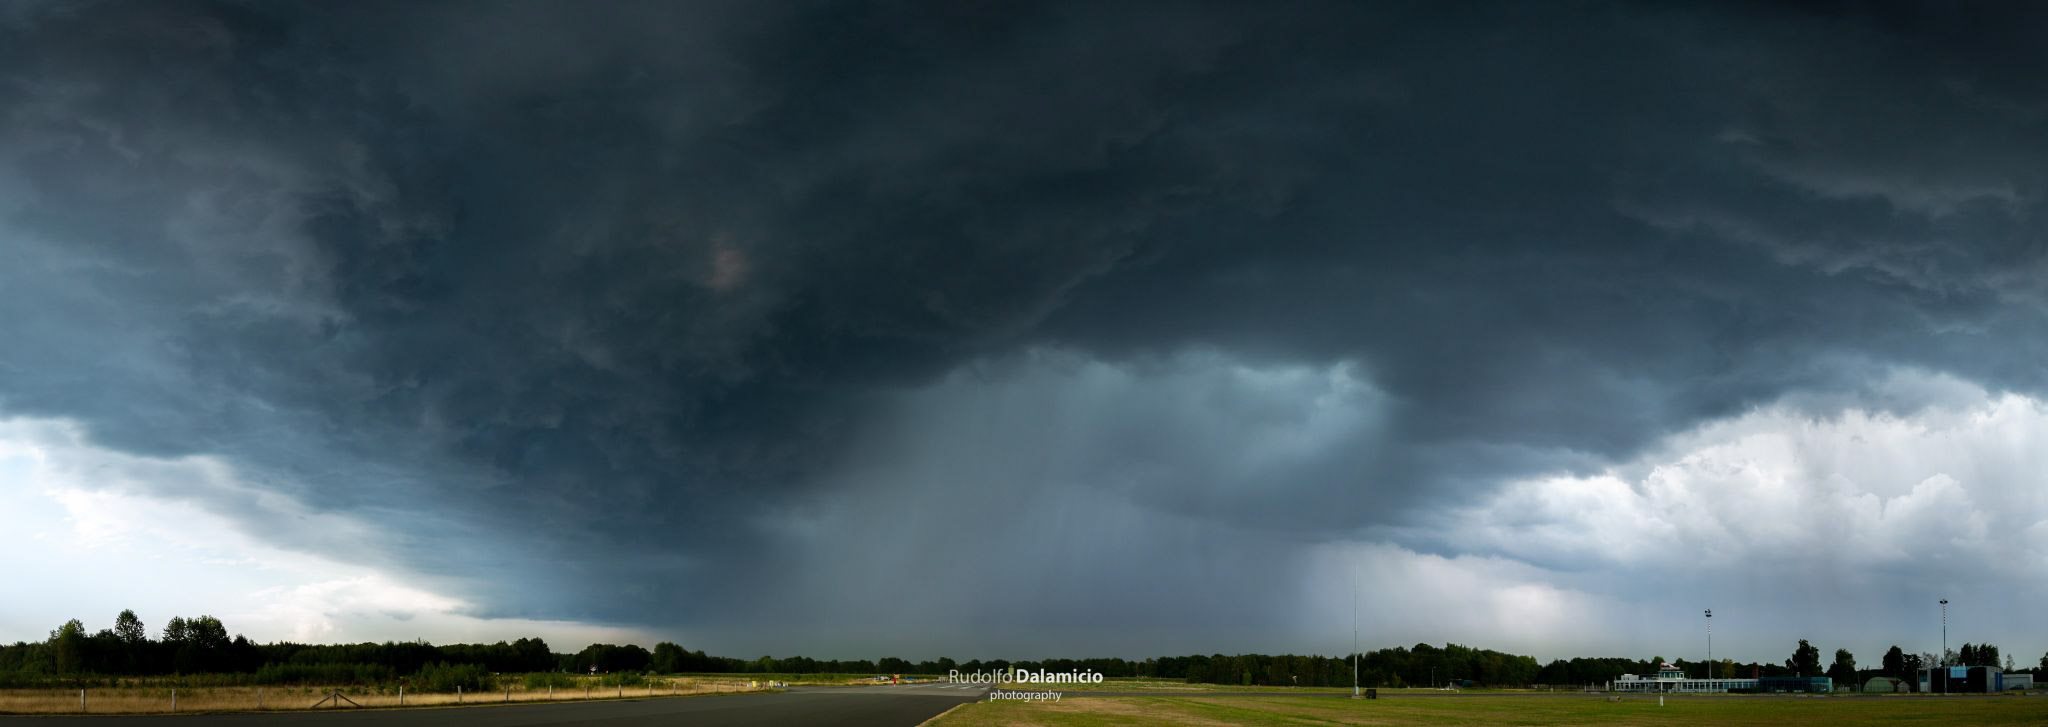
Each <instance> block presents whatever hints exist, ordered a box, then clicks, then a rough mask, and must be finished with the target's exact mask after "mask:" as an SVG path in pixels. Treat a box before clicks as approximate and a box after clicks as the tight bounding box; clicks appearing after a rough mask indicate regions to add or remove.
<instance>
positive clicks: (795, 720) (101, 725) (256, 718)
mask: <svg viewBox="0 0 2048 727" xmlns="http://www.w3.org/2000/svg"><path fill="white" fill-rule="evenodd" d="M986 694H988V690H987V689H986V688H983V687H973V688H959V687H958V686H957V685H944V684H915V685H901V686H872V687H796V688H792V689H790V690H788V691H785V692H782V693H778V694H736V695H721V696H706V697H655V698H652V699H623V700H603V701H595V702H569V703H562V704H507V705H492V706H484V705H479V706H475V707H446V708H442V707H425V708H412V709H375V710H345V711H327V712H265V713H261V714H247V713H245V714H195V715H131V716H121V715H107V716H101V717H94V716H88V715H71V716H65V715H52V716H47V717H44V716H37V717H0V725H14V724H23V725H27V724H36V725H52V726H58V725H77V727H122V726H124V725H125V726H127V727H144V726H148V727H159V726H161V727H210V726H211V725H224V726H225V727H259V726H260V725H272V724H278V725H289V726H291V727H329V726H333V727H355V726H357V725H377V726H378V727H384V726H386V725H391V726H395V727H510V726H515V725H603V726H604V727H633V726H634V725H691V727H697V726H698V725H704V726H706V727H736V726H740V725H746V726H753V725H762V726H764V727H765V726H768V725H859V726H865V725H886V726H887V727H911V726H912V725H916V724H918V723H920V722H923V721H925V720H927V719H931V718H932V717H935V716H937V715H938V714H939V713H940V712H944V711H946V710H948V709H951V708H952V707H953V705H956V704H962V703H966V702H973V701H977V700H980V699H982V698H983V696H984V695H986Z"/></svg>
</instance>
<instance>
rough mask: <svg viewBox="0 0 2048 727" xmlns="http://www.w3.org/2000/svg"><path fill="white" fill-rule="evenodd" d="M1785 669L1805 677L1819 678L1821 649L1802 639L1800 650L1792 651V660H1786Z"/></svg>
mask: <svg viewBox="0 0 2048 727" xmlns="http://www.w3.org/2000/svg"><path fill="white" fill-rule="evenodd" d="M1785 668H1787V669H1791V670H1792V672H1793V673H1794V674H1797V675H1799V676H1803V677H1804V676H1819V675H1820V649H1819V648H1816V647H1815V646H1814V645H1812V644H1809V643H1806V639H1800V640H1799V648H1797V649H1794V650H1793V651H1792V658H1790V659H1786V660H1785Z"/></svg>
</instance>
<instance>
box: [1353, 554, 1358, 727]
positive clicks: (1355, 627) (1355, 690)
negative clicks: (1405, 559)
mask: <svg viewBox="0 0 2048 727" xmlns="http://www.w3.org/2000/svg"><path fill="white" fill-rule="evenodd" d="M1351 698H1352V699H1357V698H1358V564H1357V563H1353V564H1351Z"/></svg>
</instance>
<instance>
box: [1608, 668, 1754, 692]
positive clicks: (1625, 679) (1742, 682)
mask: <svg viewBox="0 0 2048 727" xmlns="http://www.w3.org/2000/svg"><path fill="white" fill-rule="evenodd" d="M1755 688H1756V680H1755V679H1689V678H1687V677H1686V676H1685V670H1683V669H1680V668H1678V667H1677V666H1674V665H1672V664H1671V663H1670V662H1665V663H1664V664H1662V665H1660V666H1658V667H1657V676H1655V677H1645V676H1641V675H1637V674H1623V675H1621V678H1620V679H1616V680H1614V681H1611V682H1608V683H1607V689H1608V691H1613V692H1725V691H1728V690H1731V689H1755Z"/></svg>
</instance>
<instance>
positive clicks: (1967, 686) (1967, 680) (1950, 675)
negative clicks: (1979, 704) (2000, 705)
mask: <svg viewBox="0 0 2048 727" xmlns="http://www.w3.org/2000/svg"><path fill="white" fill-rule="evenodd" d="M2006 680H2007V677H2006V674H2005V670H2004V669H2000V668H1998V667H1995V666H1932V667H1928V668H1925V669H1921V670H1920V691H1922V692H1929V693H1934V694H1942V693H1948V694H1986V693H1990V692H2002V691H2005V690H2006V689H2008V688H2010V687H2008V686H2007V684H2006ZM2027 682H2028V686H2032V685H2033V675H2028V677H2027Z"/></svg>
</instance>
